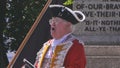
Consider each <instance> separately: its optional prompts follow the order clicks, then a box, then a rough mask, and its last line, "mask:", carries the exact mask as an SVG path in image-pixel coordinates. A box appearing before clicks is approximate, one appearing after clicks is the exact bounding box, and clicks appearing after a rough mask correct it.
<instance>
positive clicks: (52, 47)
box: [45, 33, 71, 58]
mask: <svg viewBox="0 0 120 68" xmlns="http://www.w3.org/2000/svg"><path fill="white" fill-rule="evenodd" d="M70 34H71V33H69V34H66V35H64V36H63V37H62V38H61V39H58V40H56V39H53V42H52V44H51V47H50V49H49V51H48V52H47V54H46V56H45V57H46V58H51V57H52V53H53V52H54V50H55V48H56V46H57V45H58V44H60V43H62V42H64V40H65V39H66V38H67V36H69V35H70Z"/></svg>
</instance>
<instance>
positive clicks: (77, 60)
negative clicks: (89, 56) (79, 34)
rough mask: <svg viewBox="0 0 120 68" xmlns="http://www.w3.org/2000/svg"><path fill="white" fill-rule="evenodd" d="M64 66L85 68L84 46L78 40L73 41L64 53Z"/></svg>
mask: <svg viewBox="0 0 120 68" xmlns="http://www.w3.org/2000/svg"><path fill="white" fill-rule="evenodd" d="M64 66H65V68H85V66H86V57H85V53H84V47H83V45H82V44H80V43H79V41H78V40H74V41H73V45H72V47H71V48H70V50H69V51H68V53H67V55H66V58H65V61H64Z"/></svg>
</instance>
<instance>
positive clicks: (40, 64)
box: [38, 45, 50, 68]
mask: <svg viewBox="0 0 120 68" xmlns="http://www.w3.org/2000/svg"><path fill="white" fill-rule="evenodd" d="M49 47H50V46H49V45H45V47H44V50H43V53H42V56H41V58H40V59H39V64H38V68H41V66H42V62H43V59H44V57H45V54H46V52H47V51H48V49H49Z"/></svg>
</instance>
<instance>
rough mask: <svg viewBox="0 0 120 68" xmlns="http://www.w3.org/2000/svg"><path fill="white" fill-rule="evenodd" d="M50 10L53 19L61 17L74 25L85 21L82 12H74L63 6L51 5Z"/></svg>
mask: <svg viewBox="0 0 120 68" xmlns="http://www.w3.org/2000/svg"><path fill="white" fill-rule="evenodd" d="M49 8H50V11H51V14H52V17H60V18H62V19H65V20H67V21H69V22H71V23H72V24H77V23H79V22H82V21H84V20H85V15H84V14H83V13H82V12H81V11H73V10H71V9H70V8H68V7H65V6H63V5H50V6H49Z"/></svg>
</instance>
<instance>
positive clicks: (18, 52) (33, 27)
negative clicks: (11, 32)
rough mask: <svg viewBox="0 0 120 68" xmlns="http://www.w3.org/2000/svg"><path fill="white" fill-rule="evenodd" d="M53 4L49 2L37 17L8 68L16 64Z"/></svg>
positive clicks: (50, 0) (49, 0)
mask: <svg viewBox="0 0 120 68" xmlns="http://www.w3.org/2000/svg"><path fill="white" fill-rule="evenodd" d="M51 2H52V0H48V1H47V2H46V4H45V6H44V8H43V9H42V11H41V13H40V14H39V16H38V17H37V19H36V21H35V22H34V24H33V26H32V27H31V29H30V30H29V32H28V33H27V35H26V37H25V38H24V40H23V42H22V43H21V45H20V47H19V48H18V50H17V52H16V54H15V56H14V57H13V59H12V61H11V62H10V63H9V65H8V66H7V68H12V67H13V65H14V63H15V62H16V60H17V58H18V56H19V55H20V53H21V51H22V50H23V48H24V46H25V44H26V43H27V42H28V40H29V38H30V36H31V35H32V33H33V32H34V30H35V28H36V27H37V25H38V23H39V21H40V20H41V19H42V16H43V15H44V13H45V12H46V10H47V8H48V6H49V5H50V3H51Z"/></svg>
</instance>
